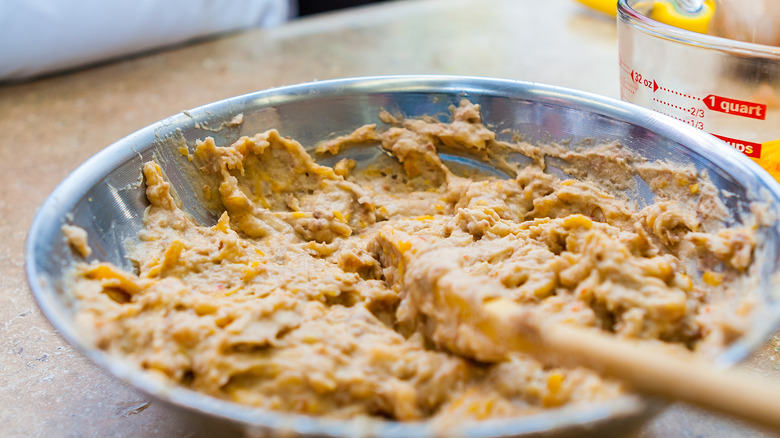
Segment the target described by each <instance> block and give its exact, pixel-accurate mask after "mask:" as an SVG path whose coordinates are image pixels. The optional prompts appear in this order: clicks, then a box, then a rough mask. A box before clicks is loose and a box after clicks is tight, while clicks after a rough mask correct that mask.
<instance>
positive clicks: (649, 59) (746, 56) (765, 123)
mask: <svg viewBox="0 0 780 438" xmlns="http://www.w3.org/2000/svg"><path fill="white" fill-rule="evenodd" d="M653 4H654V1H648V0H619V2H618V7H617V15H618V20H617V21H618V44H619V49H618V51H619V55H620V96H621V98H622V99H623V100H626V101H628V102H632V103H636V104H638V105H642V106H644V107H647V108H650V109H653V110H655V111H658V112H660V113H663V114H666V115H668V116H671V117H673V118H675V119H678V120H680V121H683V122H685V123H687V124H689V125H691V126H694V127H696V128H698V129H701V130H703V131H706V132H709V133H710V134H713V135H715V136H716V137H718V138H720V139H721V140H723V141H725V142H726V143H728V144H729V145H731V146H732V147H734V148H736V149H737V150H739V151H740V152H742V153H744V154H745V155H747V156H748V157H750V158H752V159H753V160H754V161H756V162H757V163H758V164H759V165H761V167H763V168H764V169H766V170H767V171H768V172H769V173H770V174H771V175H772V176H774V177H775V179H778V180H780V47H773V46H766V45H760V44H752V43H746V42H741V41H735V40H730V39H726V38H720V37H715V36H712V35H706V34H702V33H696V32H691V31H687V30H683V29H680V28H677V27H674V26H670V25H667V24H663V23H660V22H658V21H655V20H652V19H650V18H648V17H647V15H649V11H650V8H652V7H653Z"/></svg>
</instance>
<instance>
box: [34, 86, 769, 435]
mask: <svg viewBox="0 0 780 438" xmlns="http://www.w3.org/2000/svg"><path fill="white" fill-rule="evenodd" d="M462 98H468V99H469V100H471V101H472V102H474V103H478V104H480V105H481V108H482V114H483V120H484V121H485V123H486V124H488V125H489V126H491V127H492V128H494V130H495V131H496V132H498V133H500V136H499V137H501V136H503V137H504V138H505V139H511V138H512V135H513V133H518V132H519V133H521V134H522V135H523V136H524V138H525V139H526V140H528V141H530V142H532V143H534V142H545V141H556V142H570V143H571V144H578V145H597V144H600V143H603V142H610V141H615V140H618V141H620V142H621V143H622V144H623V146H624V147H626V148H628V149H630V150H632V151H635V152H636V153H638V154H639V155H641V156H644V157H646V158H647V159H649V160H668V161H669V162H672V163H679V164H684V165H693V166H695V167H696V168H697V169H698V170H699V171H706V172H707V173H708V174H709V176H710V178H711V180H712V181H713V183H714V184H715V185H716V186H717V187H718V188H719V189H721V191H722V194H721V199H722V201H723V202H724V204H725V205H726V206H727V208H728V209H729V210H730V211H731V212H732V213H733V215H734V218H733V220H734V222H736V223H740V222H742V221H743V220H745V218H746V217H748V215H749V214H750V213H751V203H752V202H753V201H764V202H768V203H767V205H768V208H769V210H770V213H772V214H778V213H780V212H779V211H778V209H780V186H778V184H777V183H776V182H775V181H774V180H773V179H772V178H771V177H769V176H768V175H767V174H766V173H765V172H764V171H763V170H761V169H760V168H759V167H758V166H757V165H755V164H754V163H752V162H751V161H750V160H749V159H747V158H746V157H744V156H742V155H741V154H739V153H738V152H736V151H734V150H732V149H731V148H729V147H728V146H727V145H726V144H725V143H721V142H720V141H719V140H717V139H715V138H714V137H711V136H709V135H707V134H704V133H701V132H699V131H696V130H695V129H693V128H690V127H688V126H687V125H684V124H682V123H679V122H676V121H674V120H672V119H670V118H667V117H665V116H662V115H659V114H657V113H654V112H651V111H649V110H645V109H642V108H640V107H637V106H633V105H631V104H628V103H624V102H620V101H617V100H614V99H608V98H604V97H600V96H595V95H591V94H588V93H583V92H578V91H574V90H567V89H563V88H559V87H552V86H544V85H539V84H532V83H524V82H516V81H504V80H495V79H486V78H463V77H379V78H357V79H346V80H337V81H324V82H316V83H311V84H303V85H296V86H290V87H283V88H279V89H273V90H267V91H262V92H258V93H253V94H249V95H244V96H239V97H235V98H231V99H228V100H225V101H220V102H216V103H213V104H210V105H206V106H203V107H200V108H196V109H193V110H190V111H185V112H182V113H180V114H177V115H174V116H172V117H170V118H168V119H165V120H163V121H161V122H158V123H156V124H154V125H152V126H149V127H147V128H145V129H143V130H141V131H138V132H136V133H134V134H132V135H130V136H128V137H126V138H124V139H122V140H120V141H118V142H117V143H115V144H113V145H111V146H109V147H108V148H106V149H105V150H103V151H102V152H100V153H99V154H97V155H96V156H94V157H93V158H91V159H90V160H88V161H87V162H86V163H84V164H83V165H82V166H81V167H79V168H78V169H77V170H76V171H74V172H73V173H72V174H71V175H70V176H69V177H68V178H67V179H66V180H65V181H63V182H62V184H61V185H60V186H58V187H57V189H56V190H55V191H54V192H53V193H52V194H51V196H50V198H49V199H48V200H47V201H46V202H45V204H44V205H43V206H42V208H41V209H40V211H39V213H38V215H37V216H36V219H35V221H34V223H33V226H32V228H31V230H30V234H29V237H28V245H27V255H26V260H27V269H28V277H29V281H30V285H31V288H32V290H33V292H34V294H35V296H36V299H37V300H38V303H39V305H40V307H41V309H42V310H43V311H44V313H45V314H46V315H47V317H48V318H49V320H50V321H51V322H52V324H53V325H54V326H55V328H57V329H58V330H60V332H61V333H62V334H63V335H64V336H65V337H66V338H67V339H68V340H69V341H71V342H72V343H73V344H74V345H76V346H77V347H79V348H80V349H81V350H82V351H83V352H84V353H85V354H86V355H88V356H89V357H91V358H92V359H93V360H94V361H96V362H97V363H98V364H100V365H101V366H103V367H105V368H108V369H109V371H111V372H112V373H113V374H116V375H118V376H120V377H121V378H123V379H125V380H128V381H130V382H131V383H132V384H134V385H136V386H137V387H139V388H140V389H142V390H144V391H146V392H148V393H150V394H152V395H154V396H156V397H158V398H161V399H163V400H165V401H168V402H170V403H173V404H175V405H179V406H183V407H186V408H188V409H191V410H194V411H196V412H201V413H207V414H209V415H214V416H217V417H219V418H224V419H228V420H232V421H235V422H239V423H242V424H247V425H253V427H254V426H256V427H268V428H272V429H278V428H289V429H291V430H294V431H297V432H303V433H323V432H325V433H331V434H334V435H344V434H349V433H351V432H349V431H350V429H349V424H348V423H346V422H329V421H324V420H317V419H309V418H305V417H301V416H294V415H289V416H285V415H279V414H273V415H271V414H269V413H267V412H258V411H257V410H251V409H248V408H242V407H238V406H235V405H232V404H230V403H227V402H221V401H215V400H212V399H210V398H208V397H204V396H201V395H199V394H195V393H193V392H191V391H188V390H184V389H181V388H170V387H167V386H165V385H163V384H161V383H159V382H154V381H152V380H151V379H149V378H147V377H145V376H144V375H143V374H142V373H139V372H138V371H137V370H135V369H132V368H130V367H127V366H126V365H124V364H122V363H121V362H120V361H118V360H117V359H115V358H111V357H108V356H106V355H105V354H103V353H102V352H100V351H97V350H95V349H94V348H92V347H91V346H90V345H87V344H86V343H85V342H84V340H83V339H82V338H81V337H80V336H79V335H78V333H77V332H76V330H75V329H74V327H73V312H74V306H73V298H72V297H71V296H69V295H68V293H67V292H66V291H65V290H64V287H63V279H64V274H65V271H66V270H67V269H68V267H69V266H70V265H71V263H72V262H73V260H74V255H73V252H72V251H71V249H70V248H69V247H68V245H67V243H66V242H65V240H64V238H63V235H62V232H61V226H62V225H63V224H65V223H69V224H75V225H78V226H80V227H82V228H84V229H85V230H86V231H87V232H88V234H89V236H90V239H89V243H90V245H91V246H92V248H93V253H92V255H91V256H90V257H89V260H92V259H96V260H101V261H109V262H112V263H114V264H116V265H119V266H122V267H125V268H130V264H129V262H128V261H127V260H126V259H125V251H124V245H123V242H124V241H126V240H127V239H133V238H134V237H135V236H136V234H137V233H138V231H139V230H140V229H141V228H142V218H143V211H144V209H145V208H146V206H147V205H148V202H147V201H146V197H145V194H144V184H143V181H142V177H141V167H142V164H143V162H145V161H147V160H150V159H155V160H157V161H158V162H159V163H160V165H161V166H162V168H163V170H164V173H165V174H166V176H167V177H168V179H169V180H170V182H171V184H172V186H173V188H174V190H175V191H176V193H177V195H178V197H179V198H180V199H181V201H182V206H183V209H184V210H185V211H186V212H187V213H189V214H190V215H192V216H193V217H194V218H195V219H196V220H197V221H199V222H201V223H213V222H214V221H215V220H216V218H217V217H218V215H219V213H220V212H219V211H218V209H217V208H216V207H209V203H208V202H206V201H205V200H204V199H203V198H202V195H201V192H202V190H201V187H202V180H201V179H200V178H201V177H200V176H199V172H198V171H197V170H196V169H195V167H194V166H193V165H192V163H190V162H189V161H188V160H187V157H186V156H185V155H184V154H182V152H181V151H180V148H182V147H188V148H189V149H190V150H192V147H193V146H194V144H195V140H197V139H202V138H204V137H207V136H212V137H214V139H215V141H216V143H217V145H228V144H230V143H231V142H232V141H234V140H236V139H238V138H239V137H240V136H242V135H253V134H255V133H257V132H262V131H265V130H267V129H270V128H276V129H278V130H279V131H280V133H281V134H282V135H283V136H289V137H292V138H294V139H296V140H298V141H299V142H301V144H302V145H303V146H304V147H306V148H312V147H313V146H314V145H315V144H316V142H318V141H320V140H322V139H325V138H329V137H332V136H334V135H339V134H346V133H348V132H350V131H351V130H353V129H354V128H356V127H359V126H361V125H364V124H367V123H377V124H379V125H381V124H382V123H381V121H380V120H379V117H378V113H379V111H380V110H381V109H384V110H387V111H389V112H390V113H400V114H403V115H405V116H408V117H416V116H423V115H430V116H436V117H442V118H446V117H447V116H448V114H449V112H448V107H449V106H450V105H452V104H455V105H457V103H458V102H459V101H460V100H461V99H462ZM239 114H241V115H242V117H243V121H242V123H240V124H236V123H231V120H233V119H234V117H236V116H237V115H239ZM352 153H353V154H356V155H355V156H356V158H357V159H358V160H370V159H371V158H372V155H371V152H365V151H363V152H361V151H360V150H356V151H353V152H352ZM361 154H362V155H361ZM450 159H453V160H466V163H467V164H471V165H474V166H480V165H481V164H479V163H477V162H472V161H469V160H468V159H464V158H462V157H450ZM522 159H523V157H518V160H522ZM548 164H549V165H550V168H549V171H551V172H563V171H562V170H561V169H560V168H559V167H556V163H555V162H548ZM635 195H636V196H637V197H639V198H640V202H648V201H652V197H653V195H652V193H651V192H650V191H649V189H647V190H641V184H640V190H639V191H638V192H637V193H636V194H635ZM760 233H761V236H760V239H759V240H760V242H761V245H760V247H759V249H758V254H757V257H756V258H757V259H758V260H760V261H761V263H762V267H761V269H762V290H761V293H762V296H763V298H764V299H765V301H766V303H767V305H766V312H765V313H764V314H762V315H760V316H759V317H758V318H757V323H756V325H755V327H754V328H753V330H752V331H751V332H750V334H749V335H748V336H747V337H746V338H745V339H744V340H743V341H742V342H740V343H738V344H737V345H735V346H734V347H733V348H731V349H730V350H729V351H727V352H726V353H725V354H724V355H723V356H722V357H721V360H722V361H724V362H726V363H733V362H735V361H737V360H739V359H741V358H742V357H744V356H745V355H746V354H747V353H748V352H750V351H751V350H753V349H754V348H756V346H757V345H758V343H759V342H760V341H762V340H763V339H764V338H765V337H766V336H768V335H769V334H771V332H772V330H773V329H774V327H775V326H776V323H777V319H778V318H777V312H776V311H775V309H776V307H777V306H776V303H777V299H776V297H775V294H774V293H773V290H774V288H773V284H774V282H773V281H772V280H773V275H774V273H775V271H777V268H778V264H780V259H779V258H778V257H777V256H776V255H777V253H778V250H779V249H780V232H779V230H778V227H776V226H772V227H764V228H763V229H761V230H760ZM624 402H625V401H624ZM626 403H627V404H623V405H619V404H617V403H612V404H610V403H607V404H605V405H602V406H591V407H585V408H582V409H575V410H572V409H568V410H561V411H560V412H558V411H551V412H550V413H545V414H542V415H539V416H534V417H529V418H524V419H517V420H511V421H500V422H486V424H481V425H475V426H473V427H471V428H470V429H469V428H466V429H465V430H463V431H462V432H463V433H464V434H465V435H466V436H469V435H471V436H487V435H506V434H512V435H523V434H532V433H536V432H539V431H542V430H549V429H550V428H554V429H556V430H558V431H560V432H562V433H563V432H567V431H569V432H571V431H579V432H580V433H581V432H583V431H586V430H587V431H591V432H594V431H598V433H599V434H600V433H602V432H605V431H606V430H608V429H610V428H614V427H615V426H617V425H619V424H621V421H629V420H630V422H631V423H636V420H638V419H640V418H645V417H647V416H648V415H649V414H650V413H652V412H653V409H650V408H648V403H647V401H646V400H634V399H632V400H630V401H628V402H626ZM280 418H283V419H286V420H285V421H284V422H283V424H282V423H280V421H282V420H280ZM626 424H628V423H626ZM596 426H598V427H596ZM624 426H625V424H624ZM367 427H368V426H367ZM372 427H373V426H372ZM399 428H401V429H399ZM605 428H606V429H605ZM401 431H403V433H404V434H427V433H429V432H430V430H428V429H427V428H426V426H425V425H422V424H417V425H400V424H398V423H394V424H389V423H386V424H384V425H379V426H376V428H375V429H374V428H372V429H371V433H374V434H379V435H388V434H389V435H393V434H396V433H399V432H401Z"/></svg>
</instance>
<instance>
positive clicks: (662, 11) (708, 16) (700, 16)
mask: <svg viewBox="0 0 780 438" xmlns="http://www.w3.org/2000/svg"><path fill="white" fill-rule="evenodd" d="M577 1H579V2H580V3H582V4H584V5H586V6H589V7H591V8H593V9H595V10H597V11H601V12H603V13H605V14H609V15H611V16H613V17H614V16H616V15H617V1H616V0H577ZM640 3H643V4H646V5H647V9H645V8H642V7H641V6H639V5H636V7H637V8H638V9H641V10H650V14H648V17H649V18H651V19H653V20H655V21H658V22H660V23H664V24H668V25H670V26H674V27H679V28H680V29H685V30H690V31H692V32H699V33H707V29H708V28H709V25H710V21H711V20H712V16H713V14H714V13H715V1H714V0H705V2H704V6H703V7H702V8H701V10H699V11H698V12H695V13H689V12H685V11H681V10H679V9H677V3H676V2H675V1H674V0H647V1H645V2H640Z"/></svg>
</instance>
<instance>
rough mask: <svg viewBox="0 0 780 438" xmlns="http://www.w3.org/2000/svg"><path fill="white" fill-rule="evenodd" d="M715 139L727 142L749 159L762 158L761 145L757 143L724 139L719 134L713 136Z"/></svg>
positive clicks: (729, 138)
mask: <svg viewBox="0 0 780 438" xmlns="http://www.w3.org/2000/svg"><path fill="white" fill-rule="evenodd" d="M712 135H714V136H715V137H718V138H719V139H721V140H723V141H725V142H726V143H728V144H729V145H730V146H731V147H733V148H734V149H736V150H738V151H740V152H742V153H743V154H745V155H747V156H748V157H752V158H761V143H755V142H752V141H745V140H738V139H736V138H731V137H724V136H722V135H718V134H712Z"/></svg>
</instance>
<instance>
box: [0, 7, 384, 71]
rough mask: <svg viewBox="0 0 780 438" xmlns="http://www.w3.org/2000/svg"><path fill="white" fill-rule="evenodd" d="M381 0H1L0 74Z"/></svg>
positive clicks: (68, 65)
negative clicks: (107, 0)
mask: <svg viewBox="0 0 780 438" xmlns="http://www.w3.org/2000/svg"><path fill="white" fill-rule="evenodd" d="M380 1H382V0H328V1H318V0H169V1H157V0H118V1H109V2H106V1H101V0H60V1H51V0H26V1H18V0H0V81H19V80H24V79H30V78H33V77H38V76H41V75H47V74H51V73H56V72H61V71H65V70H69V69H74V68H78V67H83V66H86V65H90V64H95V63H99V62H105V61H110V60H113V59H117V58H118V57H122V56H128V55H137V54H140V53H146V52H149V51H151V50H156V49H159V48H163V47H170V46H172V45H176V44H181V43H186V42H191V41H193V40H197V39H203V38H208V37H213V36H215V35H220V34H224V33H226V32H234V31H238V30H241V29H247V28H251V27H275V26H279V25H281V24H283V23H286V22H288V21H291V20H295V19H297V18H299V17H304V16H311V15H315V14H320V13H323V12H328V11H334V10H340V9H345V8H349V7H355V6H361V5H365V4H368V3H377V2H380Z"/></svg>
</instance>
